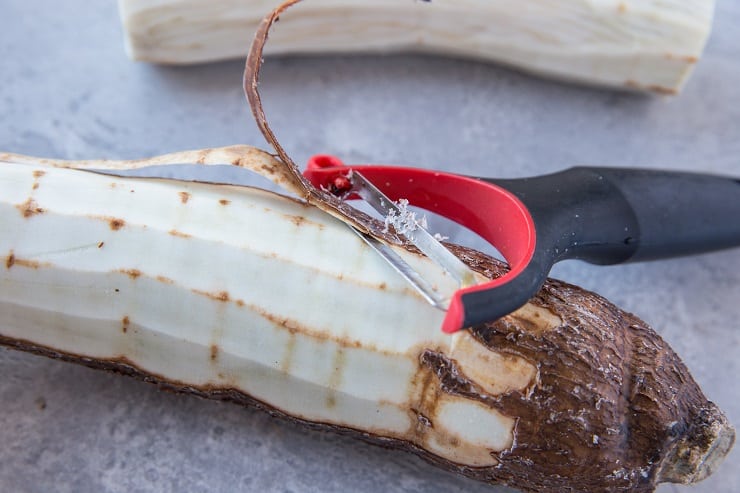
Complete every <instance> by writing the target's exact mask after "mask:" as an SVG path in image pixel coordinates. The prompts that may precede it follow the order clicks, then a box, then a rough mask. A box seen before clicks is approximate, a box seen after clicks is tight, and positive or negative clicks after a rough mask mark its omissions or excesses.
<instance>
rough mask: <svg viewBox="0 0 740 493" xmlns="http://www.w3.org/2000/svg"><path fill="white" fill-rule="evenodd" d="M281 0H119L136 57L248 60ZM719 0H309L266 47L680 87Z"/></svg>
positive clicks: (650, 87) (657, 88) (638, 86)
mask: <svg viewBox="0 0 740 493" xmlns="http://www.w3.org/2000/svg"><path fill="white" fill-rule="evenodd" d="M280 3H281V2H280V1H278V0H119V10H120V15H121V20H122V23H123V27H124V32H125V43H126V48H127V51H128V53H129V55H130V56H131V57H132V58H133V59H135V60H144V61H149V62H155V63H167V64H186V63H199V62H208V61H212V60H221V59H227V58H241V57H243V56H244V55H245V53H246V52H247V48H248V45H249V41H250V39H251V36H252V34H253V33H254V32H255V31H256V29H257V26H258V24H259V22H260V21H261V19H262V18H263V16H265V15H266V14H267V13H268V12H270V11H271V10H272V9H273V8H275V7H277V6H278V5H279V4H280ZM713 14H714V0H598V1H596V0H561V1H552V2H546V1H542V0H519V1H511V0H434V1H433V2H420V1H415V0H372V1H367V2H359V1H352V0H305V1H304V2H302V3H301V5H299V6H298V7H296V8H294V9H292V10H291V12H290V14H289V15H286V16H285V19H283V20H282V22H281V24H282V25H281V26H280V27H279V29H275V31H274V33H272V34H271V38H270V43H269V46H268V48H267V52H268V53H271V54H285V53H298V54H304V53H312V54H315V53H355V52H383V53H385V52H424V53H438V54H444V55H452V56H462V57H468V58H474V59H481V60H490V61H495V62H499V63H503V64H507V65H510V66H513V67H516V68H519V69H521V70H524V71H527V72H531V73H535V74H539V75H544V76H549V77H555V78H558V79H564V80H571V81H578V82H582V83H588V84H594V85H600V86H609V87H618V88H629V89H635V90H646V91H654V92H659V93H668V94H673V93H676V92H677V91H679V90H680V89H681V87H682V86H683V84H684V83H685V81H686V79H687V78H688V76H689V75H690V74H691V72H692V70H693V67H694V65H695V64H696V62H697V61H698V59H699V58H700V57H701V55H702V52H703V50H704V46H705V44H706V41H707V39H708V37H709V34H710V32H711V27H712V18H713Z"/></svg>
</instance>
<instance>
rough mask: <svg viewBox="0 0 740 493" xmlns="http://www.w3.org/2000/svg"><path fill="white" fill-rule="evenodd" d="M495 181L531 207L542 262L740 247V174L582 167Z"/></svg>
mask: <svg viewBox="0 0 740 493" xmlns="http://www.w3.org/2000/svg"><path fill="white" fill-rule="evenodd" d="M489 181H491V182H493V183H495V184H497V185H499V186H502V187H504V188H506V189H508V190H509V191H511V192H512V193H514V194H515V195H517V196H518V197H519V199H520V200H522V202H523V203H524V204H525V205H526V206H527V207H528V208H529V210H530V213H531V214H532V217H533V219H534V222H535V226H536V228H537V248H536V250H537V257H539V258H540V261H543V262H548V261H549V262H552V263H555V262H557V261H559V260H563V259H568V258H576V259H582V260H585V261H587V262H591V263H595V264H617V263H622V262H628V261H641V260H652V259H659V258H668V257H675V256H680V255H690V254H697V253H703V252H708V251H712V250H719V249H723V248H729V247H734V246H740V180H738V179H733V178H726V177H720V176H711V175H702V174H695V173H682V172H672V171H657V170H647V169H623V168H596V167H593V168H591V167H579V168H571V169H568V170H565V171H562V172H559V173H555V174H552V175H545V176H539V177H534V178H524V179H514V180H489Z"/></svg>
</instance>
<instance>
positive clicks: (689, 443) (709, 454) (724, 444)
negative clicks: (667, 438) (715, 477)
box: [658, 403, 735, 484]
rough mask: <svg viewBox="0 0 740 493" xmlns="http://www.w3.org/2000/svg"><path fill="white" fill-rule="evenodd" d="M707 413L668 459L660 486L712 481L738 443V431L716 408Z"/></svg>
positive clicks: (697, 419) (693, 425) (696, 422)
mask: <svg viewBox="0 0 740 493" xmlns="http://www.w3.org/2000/svg"><path fill="white" fill-rule="evenodd" d="M710 405H711V407H709V408H707V409H703V410H702V411H701V412H700V413H699V414H698V415H697V416H696V418H695V419H694V422H693V423H691V424H690V425H689V429H688V430H687V431H686V433H685V434H684V435H683V436H682V437H681V438H679V439H678V440H677V441H676V443H675V444H674V446H673V448H672V449H671V450H670V451H669V453H668V455H667V456H666V458H665V461H664V465H663V468H662V469H661V470H660V472H659V473H658V482H661V483H662V482H667V483H681V484H691V483H697V482H699V481H701V480H703V479H705V478H707V477H709V476H710V475H711V474H712V473H713V472H714V471H715V470H717V468H718V467H719V465H720V464H721V463H722V461H723V460H724V458H725V457H726V456H727V454H728V453H729V452H730V450H731V449H732V446H733V445H734V443H735V429H734V428H733V427H732V425H731V424H730V422H729V421H728V420H727V417H725V415H724V414H723V413H722V411H720V410H719V408H717V407H716V406H715V405H714V404H712V403H710Z"/></svg>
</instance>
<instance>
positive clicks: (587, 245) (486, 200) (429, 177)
mask: <svg viewBox="0 0 740 493" xmlns="http://www.w3.org/2000/svg"><path fill="white" fill-rule="evenodd" d="M304 176H305V177H306V178H307V179H308V180H309V181H310V182H311V183H312V184H313V185H314V186H316V187H317V188H322V189H324V190H327V191H330V192H331V193H333V194H334V195H337V196H339V197H341V198H343V199H345V200H353V199H358V198H362V199H365V200H366V201H367V202H368V203H370V205H371V206H373V207H374V208H375V209H376V210H378V211H379V212H380V213H381V214H382V215H384V216H385V217H386V218H387V219H386V225H387V224H388V223H389V222H390V223H391V224H392V225H393V226H394V228H395V229H396V231H397V232H398V233H401V234H402V235H403V236H405V237H406V238H407V239H408V240H409V241H410V242H411V243H412V244H414V245H415V246H416V247H417V248H419V249H420V250H421V251H422V252H424V253H425V254H427V255H428V256H429V257H431V258H432V260H435V261H437V262H438V263H439V264H440V265H442V266H443V267H444V268H445V269H446V270H447V271H448V272H449V273H450V274H451V275H453V277H455V278H456V279H457V280H458V282H459V284H460V288H459V289H458V290H457V291H456V292H455V293H454V294H453V295H452V296H451V297H450V298H449V299H448V300H446V299H440V298H439V297H435V295H434V294H433V293H430V290H429V288H428V286H425V285H424V282H423V280H419V279H416V278H415V273H414V272H405V271H407V270H410V268H409V267H408V266H405V267H404V266H401V267H399V261H400V262H401V263H402V261H401V260H400V258H393V255H394V253H393V252H392V250H391V249H390V248H387V247H385V245H384V244H383V243H382V242H380V241H378V240H376V239H374V238H373V237H371V236H370V235H368V234H361V235H362V236H363V238H364V239H365V240H366V241H368V243H369V244H370V245H371V246H373V247H374V248H376V250H378V251H379V253H380V254H381V255H383V257H384V258H386V260H388V261H389V262H390V263H391V264H392V265H394V267H396V268H397V270H399V271H401V273H402V274H403V275H404V277H406V278H407V279H408V280H409V281H410V282H411V283H412V284H413V285H414V286H415V287H417V288H418V289H419V290H420V291H421V292H422V293H424V296H425V297H426V298H427V299H428V300H429V301H430V302H431V303H432V304H433V305H434V306H436V307H438V308H440V309H443V310H446V311H447V314H446V316H445V319H444V322H443V325H442V330H443V331H444V332H446V333H453V332H456V331H458V330H460V329H462V328H465V327H471V326H474V325H477V324H481V323H485V322H490V321H493V320H496V319H498V318H500V317H503V316H505V315H507V314H509V313H511V312H513V311H514V310H516V309H518V308H520V307H521V306H522V305H524V304H525V303H526V302H527V301H528V300H529V299H530V298H531V297H532V296H533V295H534V294H535V293H536V292H537V291H538V290H539V289H540V288H541V287H542V285H543V284H544V282H545V280H546V278H547V275H548V274H549V272H550V269H551V268H552V266H553V265H554V264H555V263H556V262H559V261H561V260H565V259H580V260H584V261H586V262H589V263H592V264H599V265H610V264H620V263H625V262H637V261H646V260H655V259H663V258H670V257H676V256H682V255H692V254H699V253H703V252H709V251H713V250H719V249H724V248H731V247H736V246H740V179H736V178H729V177H721V176H712V175H704V174H696V173H686V172H674V171H659V170H648V169H634V168H632V169H629V168H601V167H576V168H570V169H567V170H564V171H561V172H557V173H554V174H549V175H543V176H537V177H532V178H519V179H491V178H473V177H468V176H462V175H457V174H453V173H445V172H440V171H432V170H427V169H420V168H409V167H397V166H385V165H363V166H346V165H345V164H344V163H343V162H342V161H341V160H340V159H338V158H336V157H334V156H328V155H317V156H314V157H312V158H311V159H310V160H309V163H308V166H307V168H306V170H305V172H304ZM407 203H408V204H411V205H413V206H416V207H420V208H422V209H426V210H428V211H430V212H434V213H437V214H440V215H442V216H444V217H446V218H448V219H451V220H453V221H455V222H457V223H458V224H461V225H463V226H465V227H467V228H469V229H470V230H472V231H474V232H476V233H477V234H478V235H480V236H481V237H482V238H483V239H485V240H486V241H488V242H489V243H490V244H491V245H492V246H494V247H495V248H496V249H497V250H498V251H499V252H500V253H501V254H502V255H503V257H504V258H505V259H506V261H507V262H508V264H509V271H508V272H507V273H506V274H504V275H503V276H501V277H498V278H496V279H493V280H490V281H488V282H485V283H482V284H474V281H473V277H472V272H471V271H470V270H469V269H468V268H467V266H465V265H464V264H463V263H462V262H461V261H460V260H459V259H457V257H455V256H454V255H452V253H451V252H449V250H447V249H446V248H445V247H444V245H442V243H440V242H439V241H437V239H435V238H434V237H432V236H431V235H430V234H429V233H428V232H427V231H426V230H425V229H424V227H423V226H422V225H421V224H419V222H418V221H416V219H415V217H414V216H413V214H410V213H408V212H407V209H406V207H405V205H406V204H407ZM388 218H390V219H388ZM358 234H359V231H358ZM384 247H385V248H384ZM449 257H452V259H450V258H449ZM416 277H418V275H417V276H416Z"/></svg>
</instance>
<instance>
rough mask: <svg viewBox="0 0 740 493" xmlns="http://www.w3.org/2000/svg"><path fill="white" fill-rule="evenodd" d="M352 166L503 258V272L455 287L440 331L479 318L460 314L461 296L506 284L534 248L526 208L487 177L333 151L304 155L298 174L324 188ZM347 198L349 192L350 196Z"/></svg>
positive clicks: (452, 329) (391, 193) (449, 330)
mask: <svg viewBox="0 0 740 493" xmlns="http://www.w3.org/2000/svg"><path fill="white" fill-rule="evenodd" d="M350 170H357V171H359V172H361V173H362V175H363V176H364V177H365V178H367V179H368V180H370V181H371V182H372V183H373V184H374V185H375V186H376V187H378V188H379V189H380V190H381V191H382V192H383V193H384V194H386V195H387V196H388V197H389V198H390V199H392V200H400V199H406V200H408V201H409V203H410V204H412V205H414V206H417V207H421V208H423V209H426V210H428V211H431V212H434V213H437V214H440V215H442V216H444V217H447V218H448V219H451V220H453V221H455V222H457V223H458V224H461V225H463V226H466V227H467V228H469V229H471V230H472V231H474V232H476V233H478V235H480V236H481V237H482V238H484V239H485V240H486V241H488V242H489V243H490V244H491V245H493V246H494V247H495V248H496V249H497V250H498V251H499V252H501V254H502V255H503V256H504V258H505V259H506V261H507V262H508V263H509V266H510V270H509V272H507V273H506V274H505V275H503V276H501V277H499V278H496V279H493V280H491V281H489V282H487V283H484V284H479V285H476V286H472V287H469V288H464V289H460V290H458V291H457V292H455V295H454V296H453V298H452V300H451V302H450V307H449V309H448V311H447V316H446V318H445V321H444V324H443V327H442V329H443V331H444V332H447V333H452V332H455V331H457V330H460V329H461V328H463V325H464V324H465V320H467V319H480V318H481V317H480V316H472V317H471V315H473V314H470V313H466V306H465V303H464V300H463V296H464V295H465V294H469V293H476V292H480V291H487V290H491V289H494V288H496V287H497V286H500V285H503V284H506V283H508V282H509V281H510V280H512V279H514V278H516V277H517V276H518V275H519V274H520V273H522V272H523V271H524V270H525V268H526V267H527V265H528V264H529V262H530V260H531V259H532V257H533V255H534V252H535V244H536V234H535V224H534V220H533V218H532V216H531V214H530V212H529V210H528V209H527V207H526V206H525V205H524V204H523V203H522V202H521V201H520V200H519V199H518V198H517V197H516V196H515V195H514V194H512V193H511V192H509V191H508V190H506V189H504V188H501V187H499V186H497V185H494V184H492V183H490V182H487V181H483V180H478V179H476V178H470V177H466V176H461V175H455V174H452V173H442V172H438V171H432V170H426V169H419V168H404V167H396V166H374V165H370V166H345V165H344V164H343V163H342V161H341V160H339V159H338V158H336V157H333V156H327V155H319V156H314V157H313V158H311V159H310V160H309V163H308V167H307V168H306V171H305V172H304V176H305V177H306V178H307V179H308V180H309V181H310V182H311V183H312V184H313V185H314V186H316V187H317V188H324V189H330V188H331V187H332V186H333V184H334V183H336V181H337V178H338V177H346V176H347V175H348V173H349V172H350ZM350 198H352V197H350Z"/></svg>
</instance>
